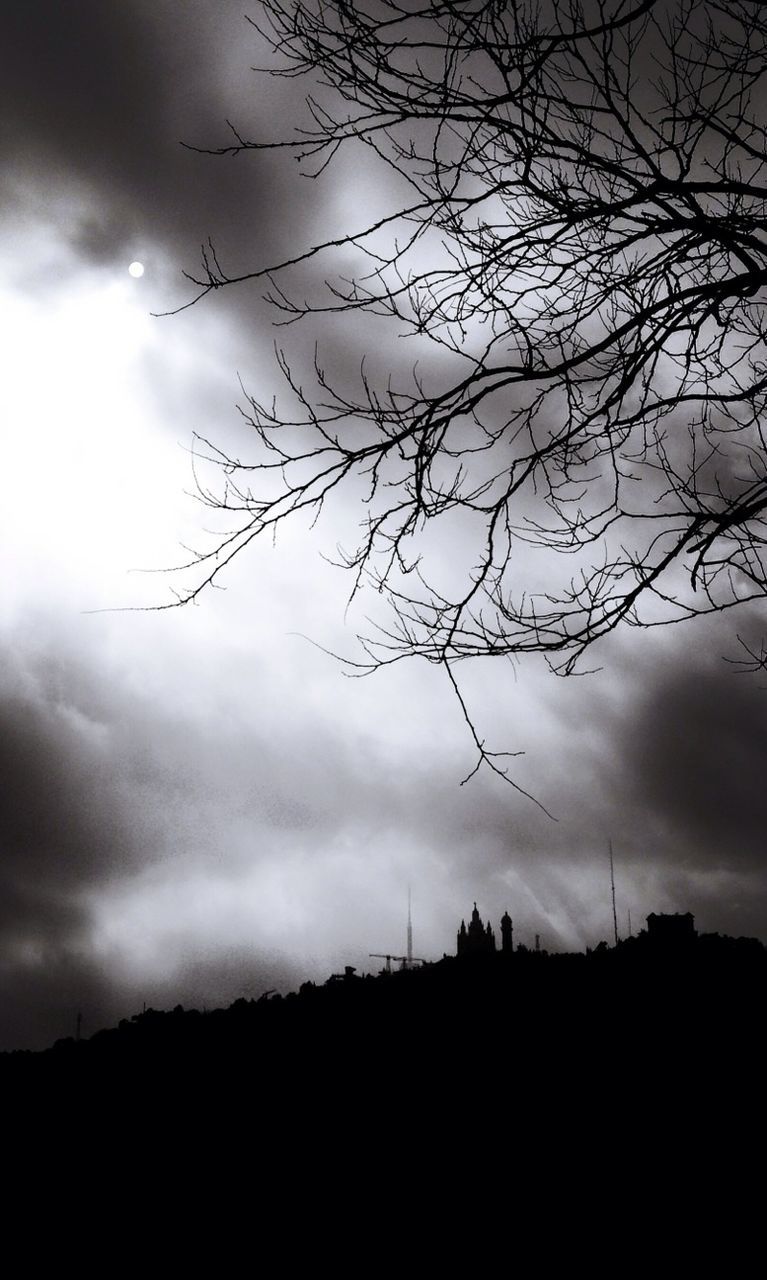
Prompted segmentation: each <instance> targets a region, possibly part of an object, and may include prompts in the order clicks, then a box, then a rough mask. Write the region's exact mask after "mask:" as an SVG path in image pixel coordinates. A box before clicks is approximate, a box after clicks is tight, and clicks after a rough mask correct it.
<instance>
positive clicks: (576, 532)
mask: <svg viewBox="0 0 767 1280" xmlns="http://www.w3.org/2000/svg"><path fill="white" fill-rule="evenodd" d="M259 10H260V16H259V17H258V19H257V20H252V21H254V25H255V26H257V29H258V31H259V32H260V35H261V37H262V38H264V39H266V40H268V42H269V44H270V46H271V48H272V49H273V51H274V54H275V63H274V65H272V66H270V68H269V69H268V70H269V74H272V75H281V76H288V77H298V76H306V77H308V78H309V80H310V82H311V84H310V92H309V96H308V97H307V99H306V101H307V104H308V108H309V122H308V125H307V127H305V128H304V129H302V130H300V131H299V132H298V133H297V134H296V135H294V136H292V137H290V138H287V139H278V140H276V141H270V142H262V141H251V140H249V139H247V138H245V137H243V136H242V135H241V134H240V133H239V132H237V130H236V129H235V128H234V127H232V126H230V128H232V135H231V141H229V142H228V143H227V144H226V145H225V146H222V147H220V148H218V149H216V150H217V151H218V152H220V153H221V154H225V153H226V154H236V153H240V152H245V151H249V150H252V149H253V150H258V149H260V148H263V147H266V146H269V147H276V148H283V149H285V150H286V151H289V152H294V153H296V154H297V156H298V157H299V158H300V159H301V160H302V161H303V163H304V167H305V169H306V171H307V172H308V174H309V176H312V175H315V176H316V174H317V173H319V172H320V171H322V170H324V169H325V168H326V167H327V166H328V165H330V164H332V162H333V160H334V158H335V157H336V156H337V155H338V154H339V152H341V151H343V150H345V149H346V148H349V147H354V146H357V147H358V146H359V145H360V144H364V145H365V146H366V147H367V148H368V149H369V150H370V151H371V152H373V153H375V156H376V157H377V159H378V161H380V163H381V164H382V165H383V166H384V170H385V171H386V172H389V173H391V174H392V178H391V188H390V190H391V193H392V199H397V193H402V192H407V196H406V198H405V199H404V200H402V201H401V202H399V203H397V205H396V207H395V208H394V209H393V211H392V212H390V213H387V214H385V215H382V216H380V217H377V218H376V219H375V220H374V221H371V222H368V223H366V224H363V225H361V226H357V227H351V228H349V229H345V231H344V234H343V235H338V236H335V237H333V238H329V239H327V240H326V241H324V242H317V243H315V244H313V245H310V247H308V248H307V249H306V250H304V251H303V252H301V253H298V254H296V256H295V257H293V258H292V259H290V260H286V261H284V262H280V263H277V264H272V265H271V266H263V267H260V266H256V267H255V268H254V269H253V270H252V271H248V272H245V273H242V272H241V273H239V274H237V275H229V274H227V272H226V271H225V270H224V268H223V267H222V265H221V263H220V262H219V260H218V258H217V255H216V252H215V249H214V248H213V246H212V245H210V244H209V245H208V247H207V249H206V250H205V252H204V254H203V269H202V271H201V272H200V273H197V276H196V278H195V277H190V278H192V279H194V280H195V284H196V285H197V286H199V289H198V292H197V293H196V294H195V297H194V298H193V299H192V301H198V300H199V299H200V298H201V297H203V296H205V295H206V294H207V293H209V292H211V291H213V290H217V289H221V288H225V287H227V286H229V285H231V284H233V283H235V282H243V281H246V280H251V281H262V282H264V283H265V284H266V286H267V289H268V296H269V297H270V298H271V300H272V302H273V303H274V304H275V306H276V307H277V308H278V310H279V312H280V313H281V316H280V318H281V319H282V320H283V321H284V322H290V321H296V320H302V319H305V318H306V317H307V316H312V315H317V314H327V313H333V312H346V313H352V314H353V315H356V314H357V313H361V315H360V323H362V317H364V316H365V315H372V316H376V317H380V316H383V317H388V318H389V319H390V320H391V322H392V324H393V325H394V326H395V328H396V330H397V332H398V333H400V334H401V333H405V334H409V335H411V336H412V337H413V339H414V344H415V348H416V355H417V362H414V364H413V365H412V366H410V365H409V366H408V372H407V374H406V373H405V372H404V371H402V372H399V373H393V374H392V376H391V377H390V378H388V379H384V380H382V381H381V382H380V383H379V382H378V381H376V380H375V379H373V378H372V377H371V376H369V374H368V373H367V369H366V366H365V365H364V364H363V366H362V368H361V370H360V371H359V376H358V378H357V380H356V391H355V393H354V394H350V392H349V391H348V389H346V385H345V382H344V379H343V378H334V376H332V375H331V373H329V372H328V371H326V370H325V368H324V367H323V363H322V352H321V347H320V348H318V354H317V356H316V360H315V368H314V373H313V378H314V382H315V385H314V386H313V387H312V388H311V389H308V388H307V386H306V385H304V383H303V381H302V380H301V379H300V378H299V377H297V376H296V374H295V372H294V371H293V369H292V367H291V363H290V361H289V358H288V356H287V355H286V354H285V352H284V351H280V352H279V355H278V360H279V366H280V370H281V373H282V375H283V376H284V379H285V388H284V390H285V395H284V398H283V400H282V402H280V401H279V400H278V401H276V402H275V403H263V402H260V401H259V400H257V399H256V398H252V397H248V399H247V403H246V405H245V406H244V411H245V414H246V417H247V420H248V423H249V424H250V426H251V427H252V429H253V433H254V443H255V445H256V450H255V453H254V455H253V457H249V458H247V459H240V458H235V457H231V456H228V455H227V454H226V453H225V452H223V451H222V450H221V449H220V448H219V447H217V446H216V445H215V443H214V442H211V441H204V442H203V441H201V442H200V449H201V452H202V453H203V454H204V456H206V457H207V458H208V459H209V460H211V461H213V462H214V463H215V464H216V465H217V466H219V467H220V468H221V469H222V472H223V473H224V476H225V484H223V485H222V486H221V487H220V488H217V487H216V485H215V484H213V485H210V486H208V485H205V486H202V487H201V495H202V497H203V499H204V500H205V501H206V502H208V503H210V504H211V505H212V506H214V507H216V508H220V509H222V510H225V511H227V512H229V513H231V515H232V516H233V517H234V520H235V522H238V523H236V524H235V526H234V527H233V528H231V529H230V532H229V533H227V534H226V535H225V536H224V537H223V538H222V539H221V540H220V541H219V542H218V543H217V544H216V545H215V547H212V548H209V549H207V550H205V551H204V552H202V553H200V554H199V555H198V556H197V557H196V558H195V561H194V563H195V564H196V566H197V577H196V578H195V580H194V582H193V585H192V586H191V587H190V588H189V589H188V591H186V592H182V593H181V596H180V598H181V599H182V600H189V599H192V598H194V597H195V596H197V595H198V594H199V592H200V591H202V590H203V589H204V588H205V586H206V585H208V584H210V583H211V582H212V581H213V580H214V579H215V578H216V577H217V576H218V575H219V574H220V573H221V570H222V569H223V567H224V566H225V565H226V564H227V563H229V562H230V561H231V560H232V558H233V557H234V556H237V555H238V554H239V553H240V551H241V550H242V549H243V548H244V547H245V546H247V545H248V544H249V543H250V542H251V541H252V540H253V539H254V538H256V537H260V536H262V535H267V536H268V535H269V534H270V533H272V532H273V531H274V530H275V528H276V527H277V526H279V525H280V524H281V523H282V522H284V521H286V520H289V519H290V518H291V517H292V516H294V515H296V514H297V513H298V512H301V511H306V510H307V509H309V510H311V511H313V512H319V510H320V509H321V508H322V506H323V502H324V500H325V499H326V498H327V497H328V495H329V494H331V492H332V491H333V490H335V489H338V488H341V489H343V488H344V487H347V486H350V485H351V484H352V483H353V480H354V478H355V477H364V479H365V481H366V489H365V492H364V496H363V499H362V503H363V507H362V522H361V535H360V539H359V543H358V545H357V546H355V547H354V548H353V549H351V550H350V551H348V552H347V553H344V555H343V563H345V564H346V565H347V566H348V568H349V569H350V570H351V571H352V573H353V575H354V590H355V591H356V590H359V589H360V588H362V587H363V586H372V587H374V588H375V589H376V590H378V591H379V592H380V593H382V595H383V596H384V597H385V598H386V599H387V600H388V602H389V603H390V604H391V606H392V612H391V615H390V621H389V622H385V623H384V624H383V625H381V626H379V627H377V628H374V629H373V630H372V632H371V633H370V634H368V635H367V636H366V637H364V638H363V646H364V648H363V653H362V655H361V658H360V662H359V669H361V670H363V669H366V668H368V667H376V666H380V665H382V664H386V663H390V662H394V661H398V660H400V659H401V658H404V657H407V656H411V655H420V656H422V657H424V658H426V659H428V660H430V661H432V662H437V663H443V664H445V665H446V666H447V668H448V671H449V672H451V676H452V666H453V664H454V663H455V661H457V660H460V659H463V658H468V657H474V656H498V655H519V654H525V653H536V652H537V653H542V654H544V655H545V656H546V658H547V659H548V661H549V663H550V665H551V666H552V667H553V668H554V669H555V670H556V671H558V672H559V673H562V674H568V673H570V672H572V671H574V670H575V669H576V666H577V664H578V663H579V660H580V659H581V658H582V656H583V655H584V653H585V652H586V651H587V650H588V649H589V648H590V646H591V645H592V644H593V643H594V642H595V641H597V640H599V638H600V637H602V636H604V635H606V634H607V633H609V632H611V631H613V630H614V629H615V628H616V627H618V626H619V624H622V623H626V624H629V625H633V626H640V627H644V626H658V625H665V624H668V623H671V622H677V621H680V620H683V619H687V618H690V617H692V616H694V615H699V614H705V613H709V612H714V611H720V610H725V609H730V608H733V607H736V606H740V605H743V604H744V603H746V602H748V601H753V600H757V599H758V600H761V599H763V598H764V596H765V588H766V584H767V577H766V573H765V559H764V547H765V523H764V511H765V504H767V448H766V447H765V436H764V416H765V404H766V401H767V362H766V360H765V354H766V348H765V337H766V334H765V324H764V318H763V307H762V292H761V291H762V290H763V288H764V286H765V285H766V284H767V172H766V171H765V162H766V161H767V140H766V137H765V127H764V125H763V123H762V122H761V121H762V115H761V112H760V110H759V94H760V93H763V92H764V78H765V70H767V14H766V13H765V11H764V6H762V5H760V4H757V3H751V0H735V3H727V4H720V3H716V2H715V0H714V2H712V0H681V2H679V0H677V3H669V2H664V0H634V2H633V3H632V0H603V2H602V3H599V4H595V3H589V4H580V3H577V0H542V2H541V3H538V0H535V2H534V3H498V2H497V0H493V2H492V3H482V2H480V0H465V2H464V0H450V2H447V3H431V4H428V5H419V4H417V3H413V4H409V3H405V2H403V3H393V2H390V0H365V2H363V3H358V4H349V3H335V4H325V3H322V0H315V2H313V3H302V2H301V3H279V2H273V0H266V2H265V3H262V4H261V5H260V7H259ZM392 171H393V172H392ZM339 253H341V254H342V255H343V262H344V264H347V265H346V270H345V271H344V272H342V270H341V268H340V267H339V268H338V269H337V271H336V273H335V274H332V272H333V265H332V264H333V260H334V255H337V254H339ZM350 256H351V257H353V260H354V262H355V263H356V264H357V265H356V268H355V269H354V271H353V274H352V276H351V278H348V261H349V259H350ZM309 259H318V260H319V261H320V262H323V263H324V262H325V260H327V265H325V266H324V270H325V272H326V276H327V279H326V288H325V294H324V296H323V297H322V298H321V299H320V300H317V299H316V298H313V299H309V300H307V301H304V300H302V299H301V297H300V290H301V288H302V287H303V286H302V284H301V276H300V272H301V270H302V269H303V268H304V264H305V263H306V262H307V261H308V260H309ZM295 273H299V274H295ZM344 277H346V278H344ZM291 281H292V283H293V286H294V288H291ZM376 323H378V322H376ZM363 334H364V329H363ZM347 381H348V379H347ZM355 492H357V491H356V490H355ZM435 530H436V531H437V533H438V535H439V536H438V537H437V539H435V538H434V536H433V534H434V531H435ZM454 537H455V538H458V539H459V540H460V545H461V547H462V548H463V552H464V553H467V554H468V559H467V560H466V562H465V565H464V568H463V569H462V570H461V569H460V567H459V566H458V565H456V564H452V565H451V570H450V572H449V573H445V572H444V571H443V570H444V566H442V568H440V565H439V557H438V556H437V557H436V559H435V557H434V548H435V547H440V546H443V547H444V545H445V541H448V542H449V540H450V539H451V538H454ZM457 559H458V560H460V557H457Z"/></svg>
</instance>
